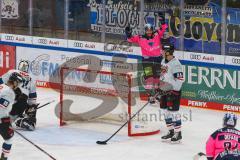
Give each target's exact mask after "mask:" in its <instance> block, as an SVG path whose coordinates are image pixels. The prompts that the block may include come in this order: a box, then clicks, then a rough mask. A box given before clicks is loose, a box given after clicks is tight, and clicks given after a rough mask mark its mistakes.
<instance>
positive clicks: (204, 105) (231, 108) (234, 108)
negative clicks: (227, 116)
mask: <svg viewBox="0 0 240 160" xmlns="http://www.w3.org/2000/svg"><path fill="white" fill-rule="evenodd" d="M181 105H183V106H188V107H196V108H201V109H213V110H220V111H226V112H236V113H240V105H239V106H238V105H229V104H223V103H217V102H204V101H193V100H188V99H181Z"/></svg>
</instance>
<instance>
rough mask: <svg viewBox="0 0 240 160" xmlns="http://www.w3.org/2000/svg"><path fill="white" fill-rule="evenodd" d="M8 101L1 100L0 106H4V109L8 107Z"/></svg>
mask: <svg viewBox="0 0 240 160" xmlns="http://www.w3.org/2000/svg"><path fill="white" fill-rule="evenodd" d="M9 103H10V102H9V101H7V100H6V99H4V98H1V99H0V105H2V106H4V107H7V106H8V105H9Z"/></svg>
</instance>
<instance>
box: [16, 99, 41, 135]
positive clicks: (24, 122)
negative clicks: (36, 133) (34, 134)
mask: <svg viewBox="0 0 240 160" xmlns="http://www.w3.org/2000/svg"><path fill="white" fill-rule="evenodd" d="M37 106H38V105H35V104H33V105H31V106H29V105H28V107H27V109H26V110H25V113H24V115H23V117H18V118H17V119H16V120H15V125H16V126H17V127H18V128H21V129H24V130H28V131H33V130H35V126H36V122H37V119H36V114H37Z"/></svg>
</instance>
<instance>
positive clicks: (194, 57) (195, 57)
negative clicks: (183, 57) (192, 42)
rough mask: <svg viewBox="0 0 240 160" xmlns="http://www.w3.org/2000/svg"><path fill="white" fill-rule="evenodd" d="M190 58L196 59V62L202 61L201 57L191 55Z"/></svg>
mask: <svg viewBox="0 0 240 160" xmlns="http://www.w3.org/2000/svg"><path fill="white" fill-rule="evenodd" d="M190 58H191V59H196V60H201V55H194V54H191V55H190Z"/></svg>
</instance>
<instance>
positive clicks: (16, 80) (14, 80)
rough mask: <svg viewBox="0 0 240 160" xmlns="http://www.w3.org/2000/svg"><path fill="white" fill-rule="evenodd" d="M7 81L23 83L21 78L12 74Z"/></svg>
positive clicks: (15, 73) (16, 74) (17, 74)
mask: <svg viewBox="0 0 240 160" xmlns="http://www.w3.org/2000/svg"><path fill="white" fill-rule="evenodd" d="M9 81H12V82H17V83H21V82H23V78H22V76H21V75H20V74H19V73H17V72H14V73H12V74H11V76H10V77H9Z"/></svg>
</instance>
